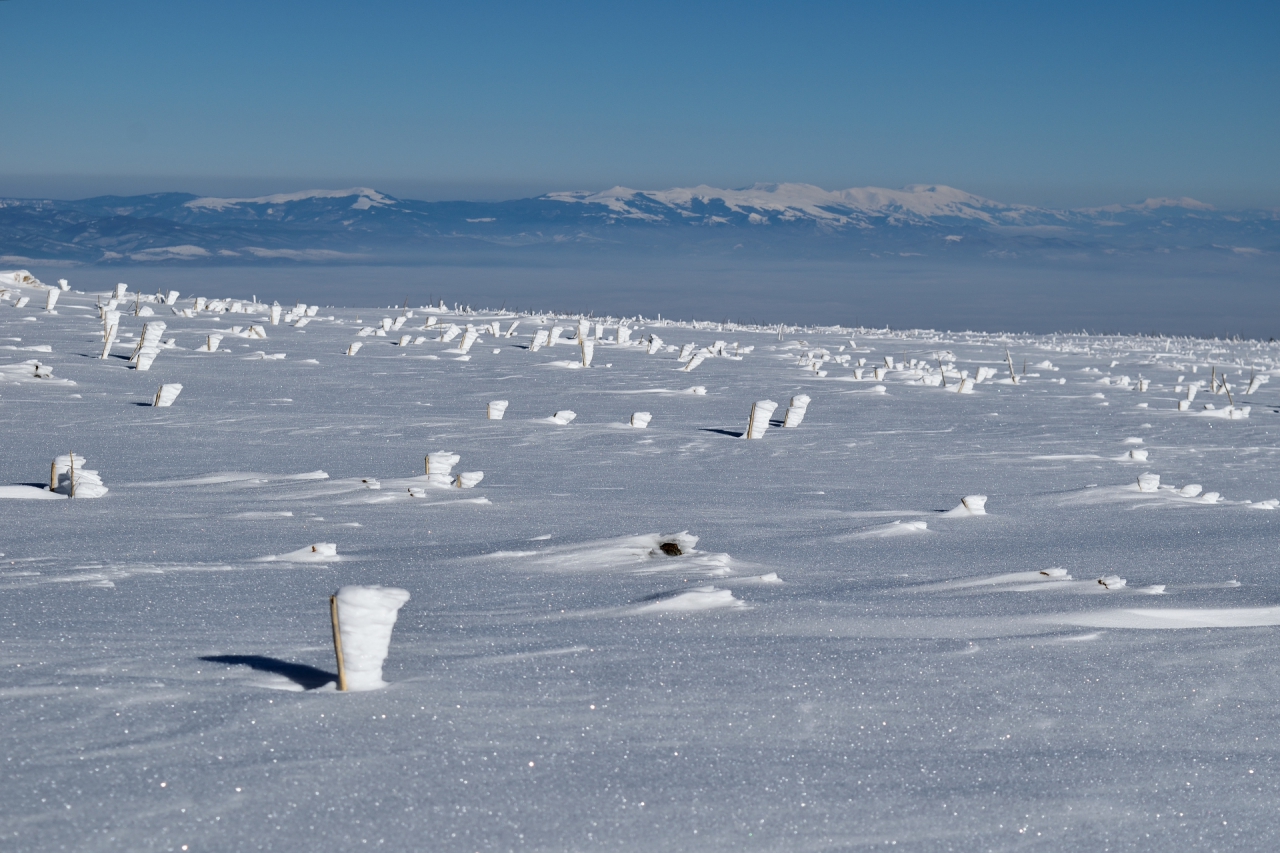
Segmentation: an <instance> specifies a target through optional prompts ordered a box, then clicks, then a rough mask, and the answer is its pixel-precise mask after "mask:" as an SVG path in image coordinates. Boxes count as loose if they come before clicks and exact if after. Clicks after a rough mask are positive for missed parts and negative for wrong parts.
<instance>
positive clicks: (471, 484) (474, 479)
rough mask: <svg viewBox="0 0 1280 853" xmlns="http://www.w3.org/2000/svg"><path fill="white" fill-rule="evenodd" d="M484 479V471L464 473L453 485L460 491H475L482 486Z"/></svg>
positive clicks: (455, 479)
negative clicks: (481, 482)
mask: <svg viewBox="0 0 1280 853" xmlns="http://www.w3.org/2000/svg"><path fill="white" fill-rule="evenodd" d="M483 479H484V472H483V471H463V472H462V473H461V474H459V475H458V476H457V477H456V478H454V481H453V484H454V485H455V486H457V487H458V488H459V489H474V488H475V487H476V486H478V485H480V481H481V480H483Z"/></svg>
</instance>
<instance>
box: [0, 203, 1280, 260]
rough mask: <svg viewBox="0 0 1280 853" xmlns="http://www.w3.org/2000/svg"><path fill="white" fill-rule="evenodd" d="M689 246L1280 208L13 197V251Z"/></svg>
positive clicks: (1217, 237)
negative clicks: (73, 199) (1067, 208)
mask: <svg viewBox="0 0 1280 853" xmlns="http://www.w3.org/2000/svg"><path fill="white" fill-rule="evenodd" d="M611 250H639V251H659V250H660V251H683V252H695V253H701V254H707V253H715V252H737V251H740V250H745V251H746V252H747V253H748V254H750V253H751V252H762V253H773V254H778V253H782V254H784V255H786V254H792V255H795V254H800V255H803V256H806V257H814V256H845V257H849V256H874V257H883V256H902V255H907V256H915V255H921V256H927V257H947V256H969V257H975V256H977V257H982V256H985V257H1026V256H1032V255H1044V254H1058V255H1070V256H1076V257H1081V256H1089V255H1094V254H1098V255H1104V254H1105V255H1116V254H1122V255H1123V254H1127V255H1141V254H1144V253H1161V254H1172V253H1178V252H1210V253H1220V254H1227V255H1245V256H1252V255H1264V254H1272V253H1277V252H1280V210H1278V209H1263V210H1234V211H1224V210H1218V209H1215V208H1214V207H1212V206H1211V205H1208V204H1204V203H1202V202H1199V201H1196V200H1195V199H1190V198H1176V199H1171V198H1155V199H1147V200H1146V201H1144V202H1141V203H1138V204H1126V205H1111V206H1107V207H1096V208H1083V209H1071V210H1065V209H1052V208H1045V207H1034V206H1029V205H1021V204H1005V203H1002V202H997V201H993V200H991V199H987V198H983V197H981V196H977V195H973V194H971V193H967V192H964V191H962V190H958V189H954V188H952V187H947V186H940V185H912V186H907V187H904V188H902V189H900V190H891V189H880V188H875V187H863V188H854V189H846V190H836V191H828V190H824V189H822V188H820V187H816V186H812V185H809V184H756V185H754V186H750V187H747V188H744V189H733V190H726V189H718V188H715V187H708V186H697V187H686V188H676V189H668V190H661V191H641V190H632V189H627V188H625V187H614V188H613V189H609V190H605V191H603V192H553V193H548V194H546V195H542V196H538V197H536V198H525V199H517V200H512V201H498V202H477V201H435V202H428V201H414V200H410V199H400V198H395V197H393V196H391V195H388V194H386V193H382V192H378V191H377V190H373V189H368V188H364V187H356V188H351V189H343V190H309V191H304V192H295V193H283V194H277V195H268V196H260V197H256V198H213V197H202V196H197V195H192V194H189V193H155V194H150V195H140V196H100V197H96V198H87V199H80V200H75V201H56V200H49V199H0V261H3V262H27V261H37V260H60V261H78V262H83V263H95V264H97V263H138V262H156V263H175V262H185V263H193V262H195V263H232V264H235V263H262V262H272V261H276V262H289V261H293V262H298V261H301V262H343V261H353V262H354V261H359V262H362V263H368V262H378V261H412V260H414V259H427V258H430V257H432V256H441V255H447V254H449V253H456V252H475V251H485V252H502V251H507V252H515V253H521V252H524V253H526V254H527V253H530V252H552V253H564V252H608V251H611Z"/></svg>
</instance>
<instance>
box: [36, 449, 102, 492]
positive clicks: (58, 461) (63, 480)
mask: <svg viewBox="0 0 1280 853" xmlns="http://www.w3.org/2000/svg"><path fill="white" fill-rule="evenodd" d="M85 461H86V460H85V458H84V457H83V456H78V455H76V454H75V453H74V452H72V453H68V454H67V455H66V456H58V457H55V458H54V460H53V464H52V465H51V466H49V491H51V492H56V493H59V494H64V495H66V496H67V497H69V498H100V497H102V496H103V495H105V494H106V493H107V491H108V490H107V487H106V486H104V485H103V484H102V478H101V477H100V476H98V472H97V471H91V470H89V469H88V468H85V467H84V465H85Z"/></svg>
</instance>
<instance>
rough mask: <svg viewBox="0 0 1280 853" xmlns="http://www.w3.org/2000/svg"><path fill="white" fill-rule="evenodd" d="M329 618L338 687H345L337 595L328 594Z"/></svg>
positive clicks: (345, 677)
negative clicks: (336, 664)
mask: <svg viewBox="0 0 1280 853" xmlns="http://www.w3.org/2000/svg"><path fill="white" fill-rule="evenodd" d="M329 618H330V620H332V622H333V652H334V654H335V655H336V656H337V658H338V689H339V690H342V691H344V692H345V691H346V689H347V665H346V662H345V661H343V659H342V630H341V628H340V627H339V626H338V596H336V595H331V596H329Z"/></svg>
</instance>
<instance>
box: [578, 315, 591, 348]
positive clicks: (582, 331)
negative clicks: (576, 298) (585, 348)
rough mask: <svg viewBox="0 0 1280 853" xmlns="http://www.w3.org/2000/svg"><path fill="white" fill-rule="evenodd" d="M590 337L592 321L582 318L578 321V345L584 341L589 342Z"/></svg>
mask: <svg viewBox="0 0 1280 853" xmlns="http://www.w3.org/2000/svg"><path fill="white" fill-rule="evenodd" d="M590 335H591V321H590V320H588V319H587V318H586V317H582V318H580V319H579V320H578V343H582V342H583V341H585V340H587V338H588V337H590Z"/></svg>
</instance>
